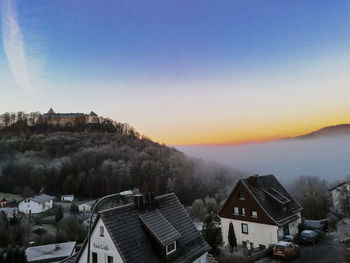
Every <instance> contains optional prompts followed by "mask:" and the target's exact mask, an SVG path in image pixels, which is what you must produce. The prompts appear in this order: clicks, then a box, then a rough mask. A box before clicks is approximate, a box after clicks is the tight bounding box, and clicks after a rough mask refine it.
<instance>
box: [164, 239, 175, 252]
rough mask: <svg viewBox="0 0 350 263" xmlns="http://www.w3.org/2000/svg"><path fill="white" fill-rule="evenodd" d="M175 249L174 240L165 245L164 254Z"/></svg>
mask: <svg viewBox="0 0 350 263" xmlns="http://www.w3.org/2000/svg"><path fill="white" fill-rule="evenodd" d="M175 251H176V241H175V242H172V243H170V244H169V245H167V246H166V254H167V255H170V254H171V253H173V252H175Z"/></svg>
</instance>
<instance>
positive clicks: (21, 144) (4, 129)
mask: <svg viewBox="0 0 350 263" xmlns="http://www.w3.org/2000/svg"><path fill="white" fill-rule="evenodd" d="M40 125H41V126H38V125H28V123H27V121H26V120H23V119H22V120H18V121H15V122H12V123H10V124H7V125H6V126H5V125H3V124H2V125H0V192H12V193H21V194H23V195H30V194H33V193H37V192H39V191H40V189H41V187H44V188H45V191H46V193H49V194H57V195H59V194H64V193H66V194H68V193H74V194H76V195H79V196H85V197H90V196H91V197H94V198H95V197H99V196H102V195H106V194H109V193H115V192H119V191H123V190H127V189H133V188H135V187H138V188H140V190H141V191H142V192H147V191H154V192H155V193H156V195H158V194H164V193H167V192H172V191H174V192H175V193H176V194H177V195H178V196H179V198H180V199H181V201H182V202H183V203H185V204H191V203H192V201H193V200H195V199H197V198H203V197H205V196H207V195H208V196H215V197H216V199H217V200H222V199H223V198H225V196H226V194H227V191H228V189H230V188H231V189H232V186H233V184H234V183H235V182H236V180H237V179H238V178H239V177H240V176H241V175H242V174H241V173H240V172H239V171H235V170H232V169H231V168H227V167H223V166H220V165H217V164H213V163H208V162H204V161H202V160H198V159H194V158H190V157H188V156H186V155H185V154H183V153H182V152H179V151H178V150H176V149H174V148H170V147H167V146H165V145H160V144H158V143H155V142H152V141H151V140H150V139H147V138H145V137H142V136H140V135H139V134H138V133H137V132H135V131H134V130H133V129H125V127H124V128H123V129H120V127H119V128H118V126H117V125H118V123H115V122H110V123H109V124H108V125H107V124H106V123H105V124H99V125H97V126H96V125H95V126H93V127H90V126H85V127H83V126H81V127H80V128H79V129H75V128H74V127H68V128H67V129H63V128H62V127H53V126H48V125H46V124H45V123H41V124H40ZM119 125H120V124H119ZM113 127H114V128H113ZM130 131H132V132H130Z"/></svg>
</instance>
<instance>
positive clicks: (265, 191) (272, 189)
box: [241, 174, 303, 225]
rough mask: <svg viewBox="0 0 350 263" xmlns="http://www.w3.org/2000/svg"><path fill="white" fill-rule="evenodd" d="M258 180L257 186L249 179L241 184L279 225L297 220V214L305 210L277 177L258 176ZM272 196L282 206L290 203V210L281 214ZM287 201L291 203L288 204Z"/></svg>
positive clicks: (242, 180)
mask: <svg viewBox="0 0 350 263" xmlns="http://www.w3.org/2000/svg"><path fill="white" fill-rule="evenodd" d="M256 180H257V183H256V184H255V185H252V184H250V183H249V178H245V179H241V182H242V183H243V184H244V185H245V186H246V187H247V189H248V190H249V191H250V192H251V193H252V194H253V196H254V197H255V199H256V200H257V201H258V203H259V204H260V206H261V207H262V208H263V209H264V210H265V211H266V213H267V214H268V215H269V216H270V217H271V218H272V219H273V220H274V221H275V222H276V223H277V225H284V224H286V223H288V222H291V221H293V220H295V219H297V218H296V217H297V216H296V215H295V213H297V212H299V211H301V210H302V209H303V208H302V207H301V206H300V205H299V204H298V203H297V202H296V201H295V200H294V198H293V197H292V196H291V195H290V194H289V193H288V192H287V190H286V189H284V187H283V186H282V185H281V184H280V182H279V181H278V180H277V179H276V177H275V176H273V175H272V174H271V175H264V176H258V177H257V178H256ZM271 195H273V197H274V198H275V199H277V201H279V202H280V203H282V204H283V203H288V210H287V211H285V212H281V209H280V208H279V207H278V206H276V204H274V203H273V202H272V201H271ZM287 200H290V201H289V202H288V201H287Z"/></svg>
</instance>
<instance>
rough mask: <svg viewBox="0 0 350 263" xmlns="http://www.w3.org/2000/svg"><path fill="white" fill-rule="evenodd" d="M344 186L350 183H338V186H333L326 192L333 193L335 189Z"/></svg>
mask: <svg viewBox="0 0 350 263" xmlns="http://www.w3.org/2000/svg"><path fill="white" fill-rule="evenodd" d="M346 184H350V181H344V182H342V183H338V184H336V185H334V186H333V187H331V188H329V189H328V191H333V190H334V189H336V188H338V187H340V186H343V185H346Z"/></svg>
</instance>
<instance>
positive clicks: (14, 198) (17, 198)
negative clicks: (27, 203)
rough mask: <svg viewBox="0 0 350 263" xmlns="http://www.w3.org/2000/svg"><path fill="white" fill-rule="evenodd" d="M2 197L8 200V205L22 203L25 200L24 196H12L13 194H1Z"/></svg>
mask: <svg viewBox="0 0 350 263" xmlns="http://www.w3.org/2000/svg"><path fill="white" fill-rule="evenodd" d="M0 196H4V197H5V198H6V200H7V203H14V202H20V201H22V200H23V196H21V195H16V194H11V193H1V192H0Z"/></svg>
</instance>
